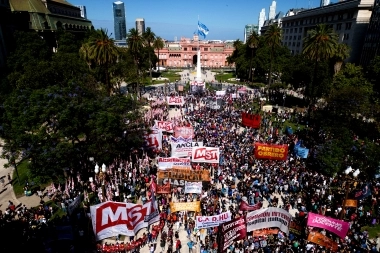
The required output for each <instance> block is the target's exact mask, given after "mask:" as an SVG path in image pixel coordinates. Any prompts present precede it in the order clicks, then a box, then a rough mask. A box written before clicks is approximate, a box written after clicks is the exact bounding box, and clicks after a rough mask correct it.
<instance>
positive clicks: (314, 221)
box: [307, 213, 350, 238]
mask: <svg viewBox="0 0 380 253" xmlns="http://www.w3.org/2000/svg"><path fill="white" fill-rule="evenodd" d="M307 225H308V226H311V227H317V228H324V229H326V230H328V231H330V232H332V233H334V234H336V235H338V236H339V237H341V238H344V237H345V236H346V234H347V231H348V229H349V228H350V224H349V223H348V222H345V221H342V220H337V219H333V218H330V217H326V216H323V215H319V214H315V213H308V217H307Z"/></svg>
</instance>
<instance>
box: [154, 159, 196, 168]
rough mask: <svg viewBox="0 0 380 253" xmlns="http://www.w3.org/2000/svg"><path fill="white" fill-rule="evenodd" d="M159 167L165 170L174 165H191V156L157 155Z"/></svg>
mask: <svg viewBox="0 0 380 253" xmlns="http://www.w3.org/2000/svg"><path fill="white" fill-rule="evenodd" d="M157 164H158V169H160V170H165V169H168V168H173V167H190V166H191V161H190V158H189V157H188V158H178V157H157Z"/></svg>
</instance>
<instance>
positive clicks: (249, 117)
mask: <svg viewBox="0 0 380 253" xmlns="http://www.w3.org/2000/svg"><path fill="white" fill-rule="evenodd" d="M241 124H242V125H243V126H247V127H252V128H260V124H261V116H260V115H259V114H255V115H254V114H250V113H245V112H243V113H242V114H241Z"/></svg>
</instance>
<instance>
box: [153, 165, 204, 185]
mask: <svg viewBox="0 0 380 253" xmlns="http://www.w3.org/2000/svg"><path fill="white" fill-rule="evenodd" d="M157 178H158V179H165V178H171V179H176V180H184V181H190V182H199V181H210V171H209V170H192V169H190V168H172V169H168V170H159V171H157Z"/></svg>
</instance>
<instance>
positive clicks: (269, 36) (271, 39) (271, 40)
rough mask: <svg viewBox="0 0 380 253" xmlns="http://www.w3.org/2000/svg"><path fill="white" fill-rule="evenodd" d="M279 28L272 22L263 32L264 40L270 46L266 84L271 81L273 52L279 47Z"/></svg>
mask: <svg viewBox="0 0 380 253" xmlns="http://www.w3.org/2000/svg"><path fill="white" fill-rule="evenodd" d="M281 36H282V35H281V28H280V27H279V26H278V25H277V24H272V25H270V26H269V27H268V30H267V31H266V32H265V34H264V41H265V43H266V44H267V45H268V46H269V48H270V67H269V73H268V84H269V85H270V84H271V83H272V71H273V61H274V53H275V51H276V49H277V48H279V47H281Z"/></svg>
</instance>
